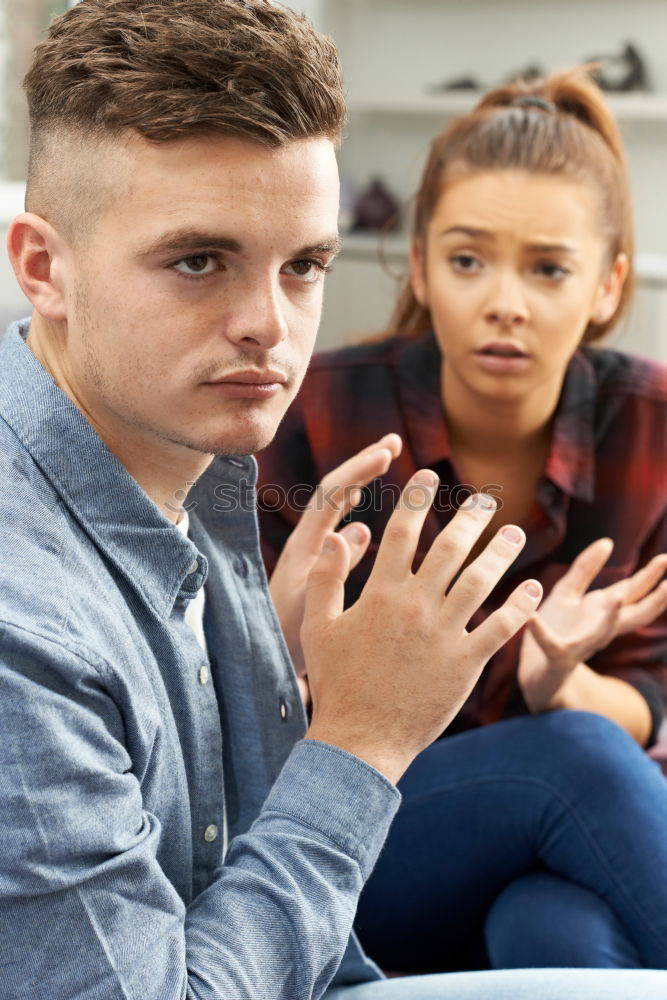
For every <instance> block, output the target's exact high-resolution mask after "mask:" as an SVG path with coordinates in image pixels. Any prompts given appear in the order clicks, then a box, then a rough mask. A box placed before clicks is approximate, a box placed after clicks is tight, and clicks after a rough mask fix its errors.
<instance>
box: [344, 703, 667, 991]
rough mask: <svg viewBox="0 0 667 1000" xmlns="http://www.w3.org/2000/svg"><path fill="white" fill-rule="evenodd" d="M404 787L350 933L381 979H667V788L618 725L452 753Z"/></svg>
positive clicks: (520, 726) (522, 736)
mask: <svg viewBox="0 0 667 1000" xmlns="http://www.w3.org/2000/svg"><path fill="white" fill-rule="evenodd" d="M400 787H401V791H402V793H403V796H404V799H403V803H402V805H401V808H400V809H399V812H398V815H397V817H396V819H395V821H394V824H393V826H392V829H391V831H390V834H389V838H388V840H387V843H386V845H385V848H384V850H383V853H382V854H381V856H380V859H379V861H378V864H377V866H376V868H375V871H374V872H373V874H372V875H371V878H370V880H369V882H368V884H367V886H366V889H365V890H364V892H363V894H362V897H361V900H360V904H359V910H358V914H357V922H356V929H357V932H358V934H359V936H360V938H361V940H362V943H363V944H364V946H365V947H366V949H367V951H368V953H369V954H370V955H371V956H372V957H373V958H375V959H376V961H378V962H379V964H380V965H381V966H382V967H383V968H385V969H393V970H396V971H403V972H432V971H456V970H462V969H480V968H482V969H483V968H489V967H491V968H496V969H525V968H528V967H544V968H553V967H588V968H604V967H606V968H610V969H621V968H625V969H633V968H638V969H642V968H643V969H667V781H665V779H664V777H663V775H662V773H661V772H660V770H659V768H658V766H657V765H656V764H654V763H653V762H652V761H651V760H649V758H648V757H647V756H646V755H645V754H644V752H643V751H642V750H641V749H640V748H639V747H638V746H637V744H636V743H635V742H634V741H633V740H632V739H631V737H630V736H628V735H627V734H626V733H625V732H624V731H623V730H621V729H620V728H619V727H618V726H616V725H615V724H614V723H612V722H610V721H608V720H607V719H603V718H602V717H600V716H598V715H593V714H590V713H588V712H570V711H561V712H551V713H548V714H545V715H540V716H535V717H530V716H529V717H522V718H517V719H512V720H508V721H505V722H500V723H497V724H495V725H492V726H486V727H484V728H482V729H476V730H473V731H471V732H467V733H463V734H460V735H458V736H452V737H447V738H445V739H443V740H440V741H438V743H436V744H434V745H433V746H432V747H430V748H429V749H428V750H426V751H425V752H424V753H423V754H421V755H420V756H419V757H418V758H417V760H416V761H415V762H414V764H413V765H412V766H411V768H410V769H409V770H408V771H407V772H406V774H405V775H404V777H403V779H402V781H401V784H400ZM474 988H475V989H476V987H474ZM663 988H664V984H663ZM378 995H379V994H378ZM382 995H384V994H382ZM426 995H427V996H431V994H426ZM437 995H440V994H437V993H434V994H433V996H437ZM442 995H443V996H449V995H450V994H449V993H444V994H442ZM451 995H452V996H455V995H456V996H458V994H455V993H452V994H451ZM469 995H470V996H476V995H477V994H475V993H470V994H469V993H466V992H464V993H462V996H463V997H468V996H469ZM500 995H501V996H503V995H504V994H503V993H502V992H501V994H500ZM539 995H540V996H541V994H539ZM549 995H551V994H549ZM610 995H615V994H610ZM636 995H637V996H641V995H642V994H641V993H637V994H636ZM664 995H665V996H667V990H666V991H665V994H664ZM365 996H366V994H363V993H360V994H359V1000H362V997H363V998H365ZM368 996H369V1000H371V998H372V997H374V994H372V993H369V994H368ZM388 996H392V994H391V993H390V994H388ZM494 996H495V994H494ZM353 997H355V1000H356V995H355V994H354V993H352V994H350V1000H352V998H353Z"/></svg>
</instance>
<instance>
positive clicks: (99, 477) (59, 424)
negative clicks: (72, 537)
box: [0, 320, 254, 617]
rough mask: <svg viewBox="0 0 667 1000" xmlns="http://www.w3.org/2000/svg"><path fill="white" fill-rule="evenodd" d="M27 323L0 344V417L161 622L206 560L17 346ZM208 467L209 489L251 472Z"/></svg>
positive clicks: (190, 588)
mask: <svg viewBox="0 0 667 1000" xmlns="http://www.w3.org/2000/svg"><path fill="white" fill-rule="evenodd" d="M29 323H30V321H29V320H22V321H20V322H18V323H13V324H12V325H11V326H10V327H9V329H8V331H7V333H6V335H5V337H4V339H3V341H2V344H1V345H0V370H1V371H2V379H1V380H0V415H1V416H2V417H3V419H4V420H5V421H6V423H7V424H8V425H9V426H10V427H11V428H12V429H13V431H14V433H15V434H16V436H17V438H18V439H19V440H20V441H21V443H22V444H23V446H24V447H25V448H26V449H27V451H28V452H29V453H30V455H31V456H32V458H33V460H34V461H35V463H36V464H37V465H38V466H39V468H40V469H41V471H42V473H43V475H44V476H45V477H46V478H47V479H48V480H49V482H50V483H51V484H52V486H53V488H54V489H55V490H56V492H57V493H58V494H59V496H60V497H61V498H62V501H63V503H64V505H65V506H66V507H67V508H68V510H69V511H70V513H71V514H72V516H73V517H74V518H75V519H76V520H77V521H78V522H79V523H80V524H81V525H82V527H83V528H84V530H85V532H86V534H87V535H88V536H89V537H90V538H91V539H92V540H93V542H94V543H95V544H96V545H97V546H98V548H100V549H101V550H102V551H103V552H104V553H105V555H106V556H107V557H108V558H109V559H110V560H111V561H112V562H113V563H114V564H115V565H116V567H117V568H118V569H119V570H120V571H121V572H122V573H123V575H124V576H126V577H128V578H129V579H130V581H131V583H132V584H133V586H134V587H135V588H136V590H137V591H139V592H140V594H141V595H142V596H143V598H144V599H145V600H146V601H147V602H148V604H149V605H151V606H152V607H153V608H154V610H155V611H156V612H157V613H158V614H159V615H160V616H161V617H164V616H167V615H168V614H169V613H170V612H171V609H172V608H173V605H174V601H175V600H176V597H177V595H178V594H179V592H181V591H183V592H185V593H194V592H196V591H197V590H198V589H199V587H200V586H201V585H202V583H203V582H204V579H205V578H206V573H207V564H206V559H205V557H204V556H202V555H201V554H200V553H199V552H198V550H197V548H196V547H195V545H194V544H193V543H192V542H191V541H190V539H189V538H187V537H184V536H183V534H182V533H181V532H180V531H179V530H178V528H176V526H175V525H173V524H172V523H171V522H170V521H169V520H168V519H167V518H166V517H165V516H164V515H163V514H162V512H161V511H160V510H159V508H158V507H157V506H156V505H155V504H154V503H153V501H152V500H151V499H150V498H149V497H148V496H147V494H146V493H145V492H144V490H142V489H141V487H140V486H139V484H138V483H137V482H136V480H135V479H133V478H132V476H130V474H129V473H128V472H127V470H126V469H125V467H124V466H123V465H122V464H121V463H120V462H119V460H118V459H117V458H116V457H115V455H113V454H112V453H111V451H109V449H108V448H107V446H106V445H105V444H104V442H103V441H102V439H101V438H100V437H99V435H98V434H97V433H96V431H95V430H94V429H93V427H92V426H91V425H90V424H89V423H88V421H87V420H86V419H85V417H84V416H83V414H82V413H81V412H80V411H79V410H78V409H77V408H76V406H74V404H73V403H72V401H71V400H70V399H69V397H68V396H67V395H66V394H65V393H64V392H63V391H62V390H61V389H60V388H59V387H58V386H57V385H56V383H55V381H54V380H53V378H52V377H51V376H50V375H49V374H48V372H46V371H45V369H44V368H43V367H42V365H41V364H40V362H39V361H38V360H37V358H36V357H35V355H34V354H33V353H32V351H31V350H30V349H29V348H28V346H27V345H26V343H25V338H26V336H27V332H28V328H29ZM213 465H215V466H216V470H215V479H216V483H223V484H224V483H226V482H230V481H231V483H232V486H234V485H235V484H236V481H237V480H238V479H239V478H240V475H241V472H243V474H244V475H245V476H246V478H248V470H250V473H251V475H252V470H253V469H254V464H253V462H252V459H251V460H250V464H249V460H248V459H245V460H244V461H243V462H239V463H238V465H237V466H234V465H232V464H229V461H227V462H226V461H225V460H216V461H215V462H214V463H213ZM210 469H212V467H210ZM210 474H211V473H210V470H209V475H210ZM197 485H199V484H197ZM196 490H197V486H195V488H194V489H193V491H192V492H191V496H192V495H193V494H195V492H196ZM193 504H194V505H195V506H196V501H193Z"/></svg>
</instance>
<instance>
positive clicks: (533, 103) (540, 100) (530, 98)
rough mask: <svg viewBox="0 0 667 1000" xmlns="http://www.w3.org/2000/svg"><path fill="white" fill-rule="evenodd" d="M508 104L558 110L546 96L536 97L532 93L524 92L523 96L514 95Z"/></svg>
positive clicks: (543, 109)
mask: <svg viewBox="0 0 667 1000" xmlns="http://www.w3.org/2000/svg"><path fill="white" fill-rule="evenodd" d="M509 106H510V107H511V108H512V107H523V108H541V110H542V111H558V108H557V107H556V105H555V104H554V103H553V101H548V100H547V99H546V97H538V96H537V95H533V94H526V95H525V96H523V97H515V98H514V100H512V101H510V104H509Z"/></svg>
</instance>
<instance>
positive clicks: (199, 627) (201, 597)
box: [176, 511, 208, 656]
mask: <svg viewBox="0 0 667 1000" xmlns="http://www.w3.org/2000/svg"><path fill="white" fill-rule="evenodd" d="M176 527H177V528H178V530H179V531H180V532H181V533H182V534H183V535H185V537H186V538H187V535H188V531H189V530H190V518H189V517H188V514H187V511H184V513H183V516H182V517H181V519H180V521H178V523H177V524H176ZM205 604H206V595H205V593H204V588H203V587H200V588H199V590H198V591H197V595H196V597H193V598H192V600H191V601H188V606H187V608H186V609H185V624H186V625H189V626H190V628H191V629H192V631H193V632H194V634H195V635H196V637H197V642H198V643H199V645H200V646H201V648H202V649H203V650H204V652H205V653H206V655H207V656H208V647H207V645H206V636H205V635H204V606H205Z"/></svg>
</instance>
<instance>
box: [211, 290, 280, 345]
mask: <svg viewBox="0 0 667 1000" xmlns="http://www.w3.org/2000/svg"><path fill="white" fill-rule="evenodd" d="M283 299H284V294H283V292H282V291H281V289H280V286H279V284H278V282H277V281H276V282H274V281H272V280H267V281H254V282H253V283H252V284H251V283H248V285H246V287H245V288H244V289H242V290H239V296H238V299H237V301H236V304H235V307H234V309H233V311H232V313H231V315H229V316H228V318H227V323H226V325H225V327H226V334H227V337H228V338H229V339H230V340H231V341H232V342H233V343H235V344H239V345H245V346H247V347H260V348H262V349H263V350H270V349H271V348H273V347H276V346H277V345H278V344H280V342H281V341H283V340H285V338H286V337H287V335H288V333H289V328H288V325H287V320H286V318H285V311H284V302H283Z"/></svg>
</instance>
